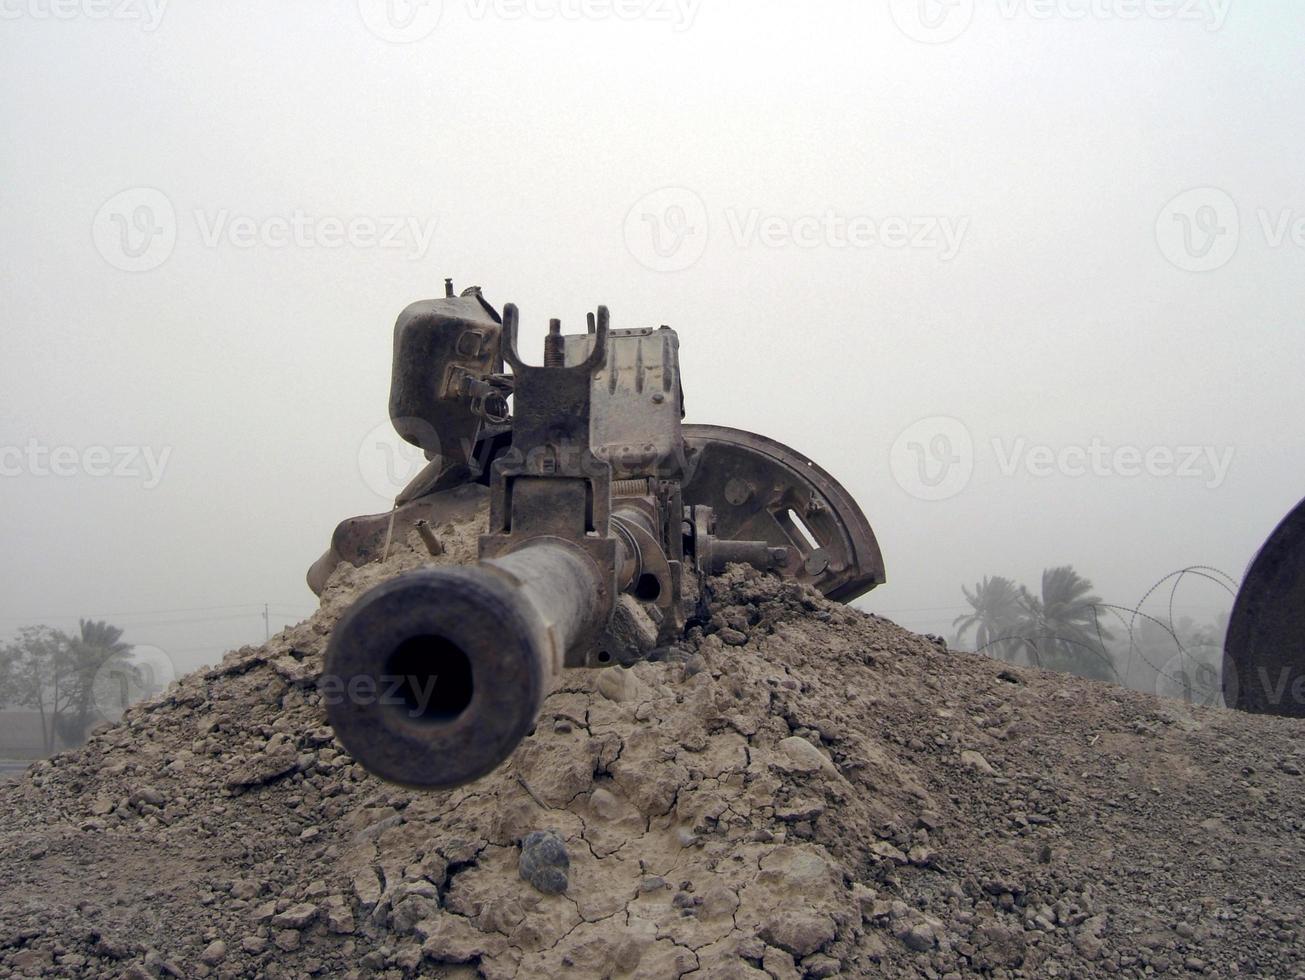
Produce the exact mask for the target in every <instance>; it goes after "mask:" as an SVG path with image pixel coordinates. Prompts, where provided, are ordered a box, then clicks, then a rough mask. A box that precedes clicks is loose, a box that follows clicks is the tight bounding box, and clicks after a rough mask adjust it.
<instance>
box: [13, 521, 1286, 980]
mask: <svg viewBox="0 0 1305 980" xmlns="http://www.w3.org/2000/svg"><path fill="white" fill-rule="evenodd" d="M475 532H476V528H474V527H472V526H469V525H468V526H451V525H450V526H445V527H443V528H442V529H441V536H442V537H443V539H444V541H445V544H446V546H447V548H448V551H447V554H446V555H445V556H444V558H442V559H440V560H441V561H466V560H469V558H470V557H471V554H472V549H473V547H474V544H473V542H474V537H475ZM413 544H415V540H414V541H413V542H408V543H406V545H403V546H401V547H400V548H399V549H398V553H397V554H396V555H394V556H392V557H391V559H390V560H389V561H388V562H387V563H385V564H384V565H376V566H371V567H369V568H365V569H353V568H349V567H346V566H342V567H341V568H340V569H338V570H337V572H336V573H335V575H334V577H333V579H332V581H331V584H330V587H329V588H328V590H327V592H326V594H325V595H324V597H323V602H322V606H321V609H320V610H319V612H318V613H317V614H316V615H314V616H313V617H312V618H311V619H309V620H308V621H306V622H304V623H302V624H300V625H298V626H296V627H293V628H291V629H288V630H286V631H284V632H283V633H281V634H279V635H278V636H276V637H274V638H273V639H272V640H271V642H269V643H268V644H267V645H265V646H263V647H261V648H257V649H255V648H252V647H250V648H245V649H241V650H238V651H234V652H232V653H230V654H228V655H227V657H226V658H225V659H224V661H223V662H222V663H221V664H220V665H218V666H216V667H213V668H211V669H208V670H204V671H202V672H199V673H196V674H192V675H190V676H188V677H186V678H185V679H183V680H182V681H181V682H180V683H179V684H177V685H175V686H174V687H173V688H172V689H171V690H169V691H168V692H167V693H166V694H163V695H160V696H159V697H157V698H155V699H154V700H152V701H150V702H147V703H145V704H142V705H139V706H137V707H135V708H133V709H132V710H131V711H130V712H129V713H128V715H127V717H126V718H125V719H124V720H123V722H122V723H120V724H118V725H116V726H113V727H109V728H105V729H102V730H100V731H98V732H97V733H96V734H95V735H94V736H93V738H92V739H91V741H90V743H89V744H88V745H86V746H85V747H83V748H82V749H79V750H77V751H75V752H69V753H66V754H64V755H61V756H58V757H56V758H54V759H52V760H49V761H46V762H43V763H40V764H38V765H37V766H35V767H33V768H32V769H31V770H30V771H29V772H28V773H27V774H25V775H24V776H23V777H22V778H21V779H20V780H19V781H17V782H14V783H12V784H9V785H5V786H3V787H0V807H2V808H3V813H4V815H5V819H4V822H3V827H2V828H0V896H2V901H0V976H5V977H10V976H12V977H38V976H57V977H131V978H146V977H159V976H175V977H253V976H259V977H308V976H323V977H334V976H343V977H384V978H395V980H397V978H401V977H412V976H429V977H468V978H470V977H476V976H482V977H487V978H513V977H515V978H533V977H569V976H573V977H586V978H587V977H623V978H624V977H630V978H636V977H638V978H656V980H662V978H675V977H704V978H708V977H711V978H715V977H720V978H737V980H745V978H746V980H767V978H773V980H796V978H822V977H866V976H907V977H914V976H925V977H960V976H978V975H983V976H993V977H1057V976H1060V977H1086V976H1101V975H1111V976H1121V977H1144V976H1155V975H1164V976H1178V977H1181V976H1189V975H1191V976H1198V975H1209V976H1233V975H1241V976H1274V977H1305V932H1303V931H1302V929H1303V926H1305V923H1303V922H1302V910H1303V908H1305V901H1303V899H1305V874H1302V872H1301V868H1302V867H1303V866H1305V862H1303V861H1302V858H1303V857H1305V843H1303V841H1305V838H1303V837H1302V822H1303V821H1305V812H1303V809H1302V802H1303V801H1305V777H1302V775H1301V773H1302V770H1303V769H1305V743H1302V740H1301V736H1302V734H1305V725H1302V723H1301V722H1299V721H1290V720H1284V719H1276V718H1266V717H1253V716H1248V715H1239V714H1236V713H1233V712H1228V711H1222V710H1213V709H1194V708H1190V707H1187V706H1185V705H1182V704H1179V703H1171V702H1164V701H1160V700H1157V699H1155V698H1152V697H1148V696H1145V695H1142V694H1138V693H1135V692H1131V691H1126V690H1122V689H1119V688H1115V687H1110V686H1106V685H1102V684H1096V683H1092V682H1089V681H1083V680H1079V679H1076V678H1071V677H1065V676H1061V675H1056V674H1050V673H1043V672H1041V671H1036V670H1031V669H1022V668H1018V667H1013V666H1010V665H1007V664H1003V663H1001V662H997V661H993V660H989V659H985V658H982V657H978V656H974V655H970V654H959V653H951V652H948V651H947V650H946V649H944V648H943V647H942V646H941V645H940V644H938V643H935V642H932V641H930V640H929V639H927V638H923V637H920V636H916V635H914V634H912V633H909V632H907V631H905V630H903V629H901V628H899V627H897V626H896V625H894V624H893V623H891V622H888V621H887V620H884V619H881V618H877V617H875V616H872V615H867V614H865V613H862V612H859V611H856V610H853V609H849V608H846V607H843V606H839V605H836V604H832V603H829V602H827V601H825V600H824V599H823V598H821V597H820V596H819V595H817V594H815V593H813V592H810V591H808V590H804V589H803V588H801V587H799V586H796V585H793V584H786V583H784V582H782V581H779V580H778V579H775V578H771V577H766V576H763V575H760V574H758V573H755V572H752V571H749V570H744V569H740V568H737V567H736V568H733V569H731V571H730V572H729V573H727V574H726V575H725V576H723V577H722V578H720V579H718V580H716V581H715V582H714V584H713V592H714V603H713V609H714V616H713V619H712V621H711V623H710V624H709V625H707V626H704V627H699V628H695V629H694V630H693V631H691V633H690V634H689V635H688V636H687V637H686V638H685V640H684V641H683V643H682V644H681V646H680V647H679V648H677V650H676V651H675V652H674V653H675V655H674V656H673V657H671V658H670V659H668V660H666V661H663V662H657V663H645V664H641V665H639V666H637V667H635V668H633V669H630V670H623V669H619V668H613V669H609V670H605V671H574V672H571V673H569V674H568V675H567V676H566V677H565V678H564V679H563V683H562V685H561V687H560V688H559V689H558V690H557V691H556V692H555V693H554V694H552V696H551V697H550V698H549V699H548V701H547V702H546V704H545V707H544V710H543V713H542V715H541V716H540V719H539V723H538V725H537V727H536V730H535V731H534V733H533V734H532V735H531V736H530V737H529V738H527V739H526V741H525V742H524V743H523V744H522V746H521V747H520V749H519V750H518V751H517V753H516V754H515V755H514V756H513V757H512V758H511V760H510V761H509V762H508V763H506V764H505V765H503V766H502V767H500V769H499V770H497V771H496V772H495V773H493V774H492V775H491V776H490V777H488V778H486V779H484V780H482V781H481V782H479V783H476V784H474V785H472V786H468V787H465V788H462V789H458V790H455V791H451V792H443V793H419V792H412V791H408V790H403V789H398V788H396V787H393V786H390V785H386V784H384V783H382V782H379V781H378V780H376V779H374V778H372V777H371V776H369V775H368V774H367V773H366V772H364V771H363V770H362V769H361V768H360V767H359V766H358V765H356V764H354V763H353V762H352V761H351V759H350V758H349V757H348V755H347V754H346V753H345V752H344V751H343V750H342V748H341V746H340V745H339V744H338V743H337V742H336V741H335V740H334V738H333V736H332V732H331V730H330V729H329V728H328V727H327V726H326V720H325V713H324V710H323V708H322V706H321V694H320V692H318V690H317V681H318V678H319V676H320V673H321V670H322V655H323V651H324V647H325V643H326V640H327V638H328V636H329V633H330V630H331V627H332V624H333V623H334V622H335V621H336V619H337V618H338V617H339V615H340V614H341V612H342V611H343V610H344V609H345V608H346V607H347V605H348V604H349V602H350V601H351V600H352V598H353V597H354V596H356V595H357V594H358V592H359V591H360V590H361V589H364V588H366V587H368V586H370V585H372V584H375V583H376V582H378V581H380V580H381V579H383V578H385V577H388V576H391V575H394V574H396V573H398V572H400V571H403V570H405V569H407V568H411V567H414V566H416V565H417V564H420V563H422V562H423V559H422V558H419V557H418V555H417V551H416V550H415V548H414V547H413V546H412V545H413ZM425 562H427V563H429V559H425ZM531 834H539V835H542V836H540V837H537V838H532V840H545V841H546V842H547V843H548V846H550V847H552V848H554V850H555V851H561V850H564V851H565V854H566V859H567V867H566V868H565V869H564V874H565V881H564V884H565V890H563V891H560V892H559V891H557V888H558V887H560V885H561V884H562V883H563V882H559V880H558V879H557V877H556V875H554V877H553V879H552V887H550V888H547V889H546V890H543V891H541V890H540V889H539V888H537V887H535V885H533V884H532V883H531V882H530V881H527V880H525V879H524V878H523V876H522V864H521V857H522V844H523V842H525V841H526V839H527V838H528V837H529V835H531ZM559 843H560V845H561V846H560V848H559V847H558V844H559ZM556 856H557V855H556V854H554V857H555V858H556ZM555 870H561V869H555ZM549 892H555V893H549Z"/></svg>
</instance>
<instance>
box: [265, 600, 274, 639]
mask: <svg viewBox="0 0 1305 980" xmlns="http://www.w3.org/2000/svg"><path fill="white" fill-rule="evenodd" d="M270 639H272V621H271V619H269V618H268V614H267V603H266V602H265V603H263V641H264V642H266V641H268V640H270Z"/></svg>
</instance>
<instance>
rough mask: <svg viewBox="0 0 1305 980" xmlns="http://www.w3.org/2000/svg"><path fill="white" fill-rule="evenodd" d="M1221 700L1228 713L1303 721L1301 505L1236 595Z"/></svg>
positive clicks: (1304, 543) (1304, 512) (1304, 555)
mask: <svg viewBox="0 0 1305 980" xmlns="http://www.w3.org/2000/svg"><path fill="white" fill-rule="evenodd" d="M1223 697H1224V703H1225V704H1226V705H1227V706H1228V707H1230V708H1239V709H1241V710H1242V711H1250V712H1253V713H1255V714H1266V715H1283V716H1286V717H1292V718H1305V500H1302V501H1301V502H1300V503H1299V504H1297V505H1296V508H1295V509H1294V510H1293V511H1292V512H1291V513H1290V514H1288V515H1287V517H1286V518H1285V519H1284V520H1283V521H1282V523H1281V524H1279V525H1278V527H1277V529H1276V530H1275V531H1274V532H1273V533H1272V534H1271V535H1269V539H1268V540H1267V541H1266V542H1265V543H1264V546H1263V547H1262V548H1261V549H1260V551H1259V553H1258V554H1257V555H1256V556H1255V560H1254V561H1253V562H1252V563H1251V567H1250V570H1249V571H1248V572H1247V573H1246V577H1245V579H1243V581H1242V586H1241V588H1240V589H1239V590H1238V593H1237V601H1236V602H1235V603H1234V605H1233V611H1232V617H1231V619H1230V620H1229V622H1228V635H1227V637H1226V639H1225V640H1224V658H1223Z"/></svg>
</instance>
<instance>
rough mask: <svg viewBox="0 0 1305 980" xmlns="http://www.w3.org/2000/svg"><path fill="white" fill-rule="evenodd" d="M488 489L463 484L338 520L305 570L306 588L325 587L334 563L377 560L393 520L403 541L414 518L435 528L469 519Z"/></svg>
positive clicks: (316, 590) (414, 523)
mask: <svg viewBox="0 0 1305 980" xmlns="http://www.w3.org/2000/svg"><path fill="white" fill-rule="evenodd" d="M488 497H489V491H488V489H486V488H485V487H484V486H481V485H480V484H477V483H463V484H461V485H459V486H456V487H453V488H451V489H448V490H442V491H439V492H437V493H430V494H427V495H426V496H423V497H418V498H417V499H416V500H412V501H409V502H408V503H406V504H402V505H401V506H399V507H397V508H396V509H395V510H394V511H393V512H391V511H386V512H385V513H384V514H368V515H366V516H363V517H351V518H349V519H348V520H346V521H341V522H340V524H339V526H338V527H336V529H335V533H334V534H333V535H331V546H330V547H329V548H328V549H327V550H326V553H325V554H323V555H322V557H320V558H318V559H317V561H315V562H314V563H313V566H312V568H310V569H309V570H308V587H309V588H310V589H312V590H313V592H314V593H316V594H317V595H321V594H322V590H323V589H324V588H326V581H327V579H329V578H330V577H331V573H332V572H334V571H335V568H336V566H337V565H339V564H340V563H341V562H348V563H349V564H350V565H353V566H355V567H359V568H360V567H362V566H363V565H368V564H371V563H372V562H374V561H380V560H381V555H382V553H383V551H384V548H385V537H386V531H387V529H388V528H389V525H390V520H391V517H393V519H394V537H395V538H396V539H398V540H406V539H407V537H408V532H410V531H412V530H414V529H415V528H416V526H417V522H418V521H423V520H424V521H426V522H427V524H429V525H432V526H434V527H439V526H440V525H441V524H451V523H461V522H463V521H469V520H473V519H474V518H475V516H476V514H477V513H479V512H480V510H481V508H482V507H484V506H485V500H486V499H487V498H488Z"/></svg>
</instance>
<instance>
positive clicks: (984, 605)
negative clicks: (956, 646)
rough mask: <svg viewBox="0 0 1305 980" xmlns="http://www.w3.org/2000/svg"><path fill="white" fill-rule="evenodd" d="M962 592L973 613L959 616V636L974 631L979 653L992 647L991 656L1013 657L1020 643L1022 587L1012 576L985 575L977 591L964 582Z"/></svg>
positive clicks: (976, 587)
mask: <svg viewBox="0 0 1305 980" xmlns="http://www.w3.org/2000/svg"><path fill="white" fill-rule="evenodd" d="M961 591H962V592H963V593H965V601H966V602H968V603H969V604H970V607H971V608H972V609H973V612H969V613H965V614H963V615H960V616H957V617H956V619H955V620H954V621H953V622H952V625H953V626H955V627H956V637H957V639H963V638H964V636H965V634H966V633H968V632H969V631H970V630H974V646H975V648H976V649H977V650H978V651H979V652H984V651H988V650H990V651H991V654H990V655H991V656H995V657H1001V658H1003V659H1006V660H1009V659H1010V654H1011V653H1012V652H1013V649H1012V648H1013V645H1014V643H1016V642H1018V639H1017V635H1018V629H1017V627H1018V624H1019V619H1020V604H1019V603H1020V589H1019V588H1018V587H1017V586H1016V585H1015V583H1014V582H1012V581H1011V580H1010V579H1008V578H1003V577H1002V576H1000V575H996V576H993V577H992V578H989V577H988V576H986V575H985V576H984V577H983V581H982V582H978V583H976V584H975V586H974V591H973V592H971V591H970V590H969V589H967V588H966V587H965V586H963V585H962V586H961Z"/></svg>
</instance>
